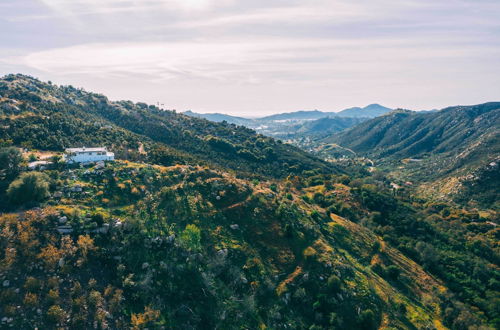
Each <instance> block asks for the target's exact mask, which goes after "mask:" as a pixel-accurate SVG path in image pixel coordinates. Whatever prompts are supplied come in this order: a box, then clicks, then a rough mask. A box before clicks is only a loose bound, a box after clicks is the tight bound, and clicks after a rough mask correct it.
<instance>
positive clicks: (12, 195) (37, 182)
mask: <svg viewBox="0 0 500 330" xmlns="http://www.w3.org/2000/svg"><path fill="white" fill-rule="evenodd" d="M48 196H49V177H48V176H47V175H45V174H43V173H40V172H31V173H27V172H25V173H22V174H21V175H20V176H19V177H18V178H17V179H16V180H14V181H13V182H12V183H11V184H10V185H9V188H8V189H7V197H8V198H9V201H10V202H11V203H12V204H17V205H20V204H24V203H28V202H41V201H43V200H44V199H46V198H47V197H48Z"/></svg>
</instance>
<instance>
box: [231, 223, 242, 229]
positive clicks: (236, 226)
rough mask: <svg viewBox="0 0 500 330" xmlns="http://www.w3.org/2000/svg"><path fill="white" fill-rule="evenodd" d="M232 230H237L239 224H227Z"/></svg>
mask: <svg viewBox="0 0 500 330" xmlns="http://www.w3.org/2000/svg"><path fill="white" fill-rule="evenodd" d="M229 227H230V228H231V229H232V230H238V229H240V226H239V225H238V224H232V225H230V226H229Z"/></svg>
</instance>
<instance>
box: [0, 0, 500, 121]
mask: <svg viewBox="0 0 500 330" xmlns="http://www.w3.org/2000/svg"><path fill="white" fill-rule="evenodd" d="M0 9H1V10H2V11H3V13H4V15H2V18H1V19H0V31H1V32H0V35H1V36H2V39H3V43H2V46H0V49H1V50H2V55H0V75H5V74H9V73H13V72H22V73H23V74H27V75H31V76H34V77H38V78H39V79H41V80H43V81H48V80H50V81H52V82H54V83H56V84H58V85H73V86H78V87H83V88H85V90H91V91H94V92H97V93H101V94H104V95H106V96H107V97H108V98H109V99H111V100H131V101H134V102H146V103H148V104H155V105H157V104H163V108H165V109H175V110H177V111H179V112H185V111H187V110H192V111H194V112H197V113H222V114H230V115H233V116H243V117H244V116H246V117H249V116H251V117H263V116H267V115H272V114H277V113H283V112H294V111H299V110H300V109H320V111H325V112H337V111H340V110H343V109H346V108H351V107H358V106H363V105H366V104H371V103H374V101H375V102H376V103H379V104H382V105H384V106H386V107H389V108H392V109H396V108H404V109H412V110H421V109H441V108H444V107H448V106H453V105H457V104H480V103H485V102H488V101H491V100H495V99H497V98H498V88H499V87H500V66H498V64H497V62H498V58H499V57H500V33H498V32H499V31H500V22H499V21H498V19H497V17H498V16H500V3H497V2H494V1H490V0H480V1H469V0H447V1H443V2H440V3H434V2H432V1H430V0H423V1H418V2H417V1H412V0H409V1H403V2H397V3H389V2H387V1H385V0H377V1H371V2H360V3H351V2H348V1H346V0H335V1H326V0H317V1H310V2H306V3H304V2H301V1H298V0H296V1H295V0H294V1H289V2H282V1H277V0H276V1H271V2H269V1H267V2H264V1H255V2H252V3H251V4H249V3H242V2H238V1H234V0H224V1H214V0H188V1H186V0H148V1H144V2H140V3H139V2H137V1H132V0H120V1H119V0H100V1H95V0H94V1H83V0H73V1H65V0H22V1H19V0H6V1H4V2H3V3H2V4H0ZM457 22H460V24H457Z"/></svg>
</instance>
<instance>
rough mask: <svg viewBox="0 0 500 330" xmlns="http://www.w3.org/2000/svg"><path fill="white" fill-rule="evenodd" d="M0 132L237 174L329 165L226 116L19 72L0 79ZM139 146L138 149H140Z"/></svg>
mask: <svg viewBox="0 0 500 330" xmlns="http://www.w3.org/2000/svg"><path fill="white" fill-rule="evenodd" d="M0 125H1V126H2V127H3V129H2V130H1V131H0V139H1V140H4V141H7V140H11V141H13V143H14V144H16V145H21V146H24V147H28V148H35V149H42V150H53V151H62V150H63V149H64V148H67V147H78V146H96V145H101V144H104V145H106V146H108V147H110V149H111V150H112V151H115V152H116V153H118V154H119V155H120V156H121V157H122V158H123V157H126V158H129V159H135V160H138V159H143V158H144V157H145V156H146V155H147V159H148V160H150V161H152V162H154V163H158V164H163V165H172V164H176V163H188V162H189V163H192V162H196V163H200V164H211V165H214V166H218V167H222V168H225V169H230V170H234V171H238V173H239V174H240V175H243V174H247V175H264V176H270V177H283V176H286V175H288V174H290V173H301V172H302V171H304V170H313V169H319V170H320V171H324V172H331V171H336V169H335V168H334V167H333V166H331V165H329V164H328V163H326V162H323V161H321V160H319V159H317V158H315V157H313V156H311V155H309V154H307V153H305V152H303V151H301V150H300V149H298V148H295V147H293V146H290V145H287V144H283V143H281V142H280V141H276V140H274V139H271V138H268V137H264V136H262V135H258V134H256V133H255V131H253V130H251V129H248V128H245V127H242V126H236V125H233V124H228V123H214V122H210V121H207V120H204V119H198V118H193V117H189V116H185V115H182V114H177V113H175V112H172V111H163V110H160V109H158V108H156V107H154V106H148V105H146V104H144V103H137V104H134V103H132V102H130V101H118V102H111V101H109V100H108V99H107V98H106V97H105V96H103V95H100V94H95V93H89V92H86V91H84V90H82V89H76V88H74V87H72V86H55V85H52V84H49V83H44V82H41V81H39V80H37V79H34V78H31V77H28V76H23V75H9V76H6V77H3V78H2V79H0ZM141 145H142V146H143V149H144V152H142V153H141V152H139V147H140V146H141Z"/></svg>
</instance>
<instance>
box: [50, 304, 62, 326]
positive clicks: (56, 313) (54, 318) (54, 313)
mask: <svg viewBox="0 0 500 330" xmlns="http://www.w3.org/2000/svg"><path fill="white" fill-rule="evenodd" d="M65 317H66V313H65V312H64V310H63V309H62V308H61V306H58V305H53V306H50V307H49V310H48V311H47V318H48V319H49V321H51V322H54V323H59V322H62V321H63V320H64V318H65Z"/></svg>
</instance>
